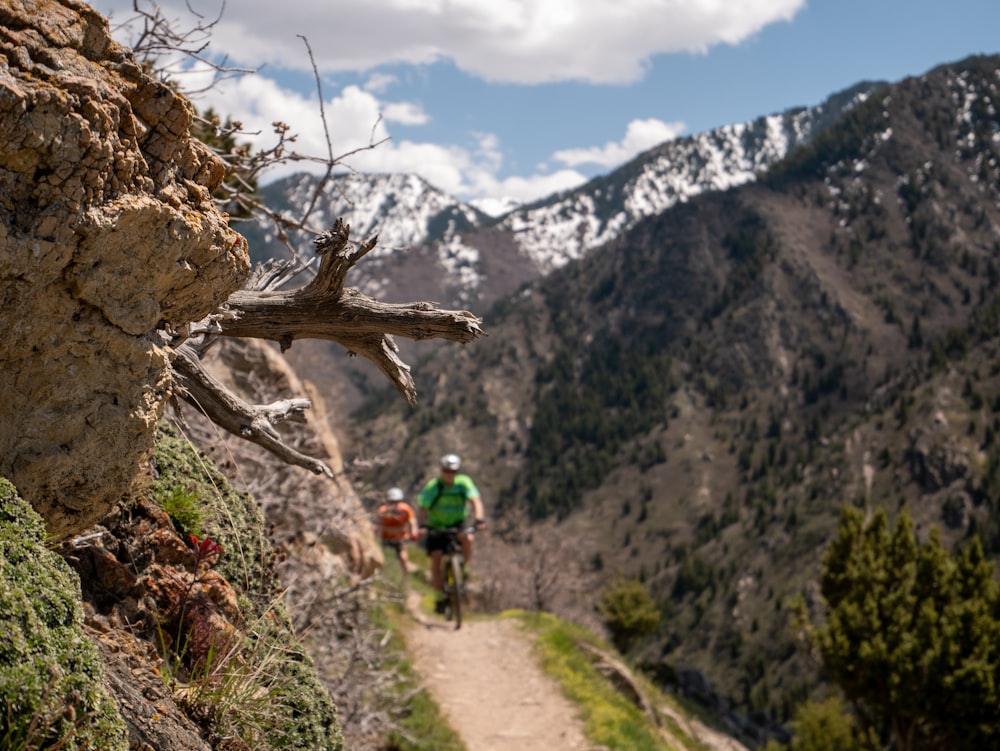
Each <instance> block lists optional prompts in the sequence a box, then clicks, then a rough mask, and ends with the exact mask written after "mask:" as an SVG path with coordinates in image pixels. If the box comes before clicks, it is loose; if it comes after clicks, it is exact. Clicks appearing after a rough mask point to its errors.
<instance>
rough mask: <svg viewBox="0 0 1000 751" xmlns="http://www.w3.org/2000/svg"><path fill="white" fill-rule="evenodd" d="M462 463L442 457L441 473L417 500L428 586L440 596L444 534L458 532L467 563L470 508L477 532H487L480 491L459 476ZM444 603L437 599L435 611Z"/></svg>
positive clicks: (430, 482) (448, 457)
mask: <svg viewBox="0 0 1000 751" xmlns="http://www.w3.org/2000/svg"><path fill="white" fill-rule="evenodd" d="M461 466H462V460H461V459H460V458H459V457H458V456H457V455H456V454H446V455H445V456H443V457H441V472H440V474H439V475H438V476H437V477H435V478H434V479H432V480H430V481H428V483H427V484H426V485H424V489H423V490H421V491H420V495H419V496H418V497H417V520H418V522H419V523H420V528H421V532H424V533H426V542H425V546H426V548H427V553H428V555H430V557H431V586H433V587H434V589H435V591H437V592H438V593H441V592H442V590H443V586H444V577H443V576H442V571H441V557H442V551H443V550H444V547H445V544H446V543H447V536H446V535H445V534H443V532H444V531H445V530H447V529H450V528H456V529H460V530H462V531H461V534H459V536H458V540H459V542H460V543H461V545H462V559H463V561H464V562H465V563H468V562H469V561H470V560H471V559H472V541H473V539H474V537H475V535H474V534H473V532H472V530H466V529H465V527H466V526H467V524H466V519H467V518H468V516H469V506H470V505H471V506H472V510H473V516H472V518H473V520H474V523H475V529H476V530H484V529H486V519H485V517H484V515H483V501H482V499H481V498H480V497H479V489H478V488H477V487H476V484H475V483H474V482H473V481H472V478H470V477H469V476H468V475H461V474H459V473H458V469H459V467H461ZM443 605H444V601H443V600H441V599H440V598H439V599H438V609H439V610H440V609H441V608H442V606H443Z"/></svg>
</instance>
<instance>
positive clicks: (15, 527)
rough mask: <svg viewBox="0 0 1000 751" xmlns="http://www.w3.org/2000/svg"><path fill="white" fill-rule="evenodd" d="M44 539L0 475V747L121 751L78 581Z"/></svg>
mask: <svg viewBox="0 0 1000 751" xmlns="http://www.w3.org/2000/svg"><path fill="white" fill-rule="evenodd" d="M44 540H45V525H44V522H43V521H42V519H41V517H40V516H38V514H37V513H35V511H34V510H33V509H32V508H31V506H29V505H28V504H27V503H25V502H24V501H23V500H21V498H20V497H18V495H17V491H16V490H15V488H14V486H13V485H11V484H10V483H9V482H8V481H7V480H4V479H2V478H0V747H2V748H5V749H18V750H22V749H23V751H33V750H34V749H44V748H54V747H56V746H57V745H58V744H59V743H60V741H62V745H58V747H59V748H62V749H66V750H67V751H73V750H75V749H89V750H90V751H95V750H96V751H118V750H119V749H120V750H121V751H125V750H126V749H127V748H128V743H127V740H126V729H125V724H124V722H122V720H121V719H120V717H119V716H118V711H117V706H116V705H115V703H114V701H113V700H112V699H111V698H110V696H109V695H108V694H107V692H106V691H105V689H104V683H103V673H102V668H101V660H100V657H99V655H98V652H97V649H96V647H95V646H94V644H93V643H92V642H91V641H90V640H89V639H88V637H87V636H86V634H85V633H84V632H83V629H82V627H81V623H82V620H83V609H82V606H81V604H80V582H79V579H77V577H76V574H75V573H74V572H73V571H72V570H71V569H70V568H69V566H68V565H67V564H66V563H65V561H63V559H62V558H60V557H59V556H58V555H56V554H55V553H53V552H52V551H50V550H48V549H47V548H46V547H45V545H44Z"/></svg>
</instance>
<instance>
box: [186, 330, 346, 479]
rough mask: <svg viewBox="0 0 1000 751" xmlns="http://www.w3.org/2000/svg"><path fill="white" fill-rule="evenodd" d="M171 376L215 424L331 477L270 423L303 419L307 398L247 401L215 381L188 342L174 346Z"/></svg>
mask: <svg viewBox="0 0 1000 751" xmlns="http://www.w3.org/2000/svg"><path fill="white" fill-rule="evenodd" d="M174 355H175V357H174V367H173V370H174V375H175V376H176V382H177V385H178V386H179V387H180V389H181V390H182V393H181V395H182V396H183V397H184V398H185V399H187V400H188V401H191V402H193V403H194V404H195V405H196V406H197V407H198V408H199V409H201V410H202V411H203V412H204V413H205V415H207V416H208V418H209V419H210V420H211V421H212V422H214V423H215V424H216V425H218V426H220V427H222V428H224V429H225V430H228V431H229V432H230V433H232V434H233V435H238V436H240V437H241V438H245V439H246V440H248V441H250V442H251V443H256V444H257V445H259V446H263V447H264V448H266V449H267V450H268V451H270V452H271V453H273V454H274V455H275V456H277V457H278V458H280V459H282V460H283V461H285V462H287V463H288V464H293V465H296V466H299V467H305V468H306V469H308V470H309V471H310V472H314V473H316V474H321V473H322V474H324V475H326V476H327V477H331V478H332V477H333V476H334V475H333V470H331V469H330V468H329V467H328V466H327V465H326V464H325V463H324V462H321V461H320V460H319V459H314V458H312V457H310V456H306V455H305V454H302V453H300V452H298V451H296V450H295V449H293V448H292V447H290V446H289V445H288V444H286V443H285V442H284V441H282V440H281V436H280V435H279V434H278V431H277V430H275V429H274V426H275V425H276V424H277V423H279V422H283V421H285V420H291V421H293V422H305V410H307V409H309V407H311V406H312V402H310V401H309V400H308V399H282V400H280V401H277V402H274V403H272V404H258V405H252V404H249V403H247V402H245V401H243V400H242V399H240V398H239V397H238V396H236V395H235V394H233V393H232V392H231V391H229V389H227V388H226V387H225V386H223V385H222V384H221V383H220V382H219V381H217V380H216V379H215V378H214V377H213V376H212V375H211V374H210V373H209V372H208V371H207V370H206V369H205V367H204V365H202V363H201V359H200V358H199V357H198V354H197V353H196V352H195V351H194V350H193V349H192V348H191V346H190V345H188V344H182V345H180V346H179V347H177V348H175V349H174Z"/></svg>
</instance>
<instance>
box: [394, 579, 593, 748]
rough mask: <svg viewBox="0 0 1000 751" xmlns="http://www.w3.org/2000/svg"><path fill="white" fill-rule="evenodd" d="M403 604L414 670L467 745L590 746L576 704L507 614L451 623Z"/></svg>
mask: <svg viewBox="0 0 1000 751" xmlns="http://www.w3.org/2000/svg"><path fill="white" fill-rule="evenodd" d="M416 600H419V597H418V596H417V595H415V594H413V593H411V595H410V600H409V602H408V603H407V604H408V606H409V608H408V609H409V611H410V614H411V615H412V616H413V618H414V623H413V624H412V625H411V627H410V628H409V629H408V632H407V634H406V642H407V645H408V647H409V652H410V658H411V660H412V661H413V666H414V668H415V669H416V671H417V672H418V673H419V674H420V675H421V676H422V677H423V680H424V684H425V685H426V686H427V690H428V691H429V692H430V694H431V696H433V697H434V700H435V701H436V702H437V704H438V706H440V707H441V710H442V712H444V714H445V716H446V717H447V719H448V723H449V724H450V725H451V726H452V727H453V728H454V729H455V732H457V733H458V734H459V735H460V736H461V738H462V740H463V741H464V742H465V745H466V748H467V749H468V751H551V750H552V749H559V751H574V750H575V749H588V750H589V749H591V748H592V746H591V745H590V744H589V743H588V742H587V740H586V738H585V737H584V734H583V721H582V720H581V719H580V716H579V713H578V711H577V709H576V707H575V706H574V705H573V704H571V703H570V701H569V700H568V699H567V698H566V697H565V696H564V695H563V693H562V690H561V689H560V687H559V686H558V684H557V683H556V682H555V681H554V680H553V679H552V678H550V677H548V676H547V675H545V674H544V673H543V672H542V671H541V669H540V668H539V667H538V664H537V662H536V658H535V656H534V654H533V652H532V646H531V643H530V641H529V639H528V637H527V636H526V635H525V634H524V633H523V632H522V631H521V630H520V628H519V627H518V625H517V623H516V622H514V621H511V620H506V619H490V620H486V621H475V620H473V621H467V622H465V623H463V624H462V628H461V629H459V630H457V631H456V630H455V628H454V626H453V625H452V624H450V623H445V622H444V620H443V619H441V618H440V617H435V616H424V615H422V614H421V613H420V612H419V609H418V607H417V602H416Z"/></svg>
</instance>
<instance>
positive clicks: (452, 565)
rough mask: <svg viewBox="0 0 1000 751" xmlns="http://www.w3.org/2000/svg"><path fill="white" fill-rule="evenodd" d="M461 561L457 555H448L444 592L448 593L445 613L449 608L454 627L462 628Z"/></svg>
mask: <svg viewBox="0 0 1000 751" xmlns="http://www.w3.org/2000/svg"><path fill="white" fill-rule="evenodd" d="M461 585H462V562H461V558H459V556H457V555H452V556H449V557H448V570H447V571H445V592H446V593H447V594H448V603H447V605H445V610H446V615H447V611H448V610H450V611H451V613H450V615H451V617H452V618H454V620H455V628H456V629H459V628H462V592H461Z"/></svg>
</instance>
